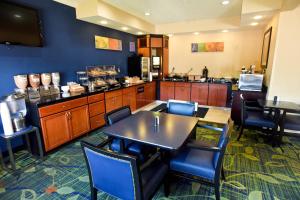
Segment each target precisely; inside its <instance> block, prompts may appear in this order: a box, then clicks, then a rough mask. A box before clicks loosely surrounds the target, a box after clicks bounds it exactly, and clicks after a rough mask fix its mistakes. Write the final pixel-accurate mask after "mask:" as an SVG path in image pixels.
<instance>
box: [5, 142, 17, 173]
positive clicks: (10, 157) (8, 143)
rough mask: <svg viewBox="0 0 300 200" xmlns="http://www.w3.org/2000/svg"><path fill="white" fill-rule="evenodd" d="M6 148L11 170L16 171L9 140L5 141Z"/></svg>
mask: <svg viewBox="0 0 300 200" xmlns="http://www.w3.org/2000/svg"><path fill="white" fill-rule="evenodd" d="M6 146H7V150H8V155H9V160H10V164H11V168H12V169H13V170H15V169H16V163H15V158H14V154H13V151H12V147H11V141H10V140H6Z"/></svg>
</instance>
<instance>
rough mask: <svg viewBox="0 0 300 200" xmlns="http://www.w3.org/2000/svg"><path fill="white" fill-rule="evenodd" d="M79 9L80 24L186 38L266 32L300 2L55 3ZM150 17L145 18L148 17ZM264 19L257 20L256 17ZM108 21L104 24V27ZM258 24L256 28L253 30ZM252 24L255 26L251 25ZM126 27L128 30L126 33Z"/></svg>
mask: <svg viewBox="0 0 300 200" xmlns="http://www.w3.org/2000/svg"><path fill="white" fill-rule="evenodd" d="M54 1H57V2H60V3H63V4H66V5H69V6H72V7H74V8H75V9H76V17H77V19H79V20H83V21H87V22H90V23H94V24H98V25H101V26H106V27H110V28H113V29H117V30H120V31H124V32H128V33H132V34H145V33H154V34H155V33H156V34H185V33H193V32H211V31H221V30H224V29H227V30H229V31H231V30H232V31H236V30H240V29H263V28H264V27H265V26H266V24H267V23H268V22H269V21H270V19H271V18H272V16H273V15H274V14H276V13H277V12H279V11H281V10H283V9H293V8H295V7H296V6H298V5H299V2H300V0H228V1H229V4H227V5H223V4H222V2H223V1H224V0H54ZM146 12H147V13H149V14H150V15H147V16H146V15H145V13H146ZM257 15H260V16H262V18H261V19H254V17H255V16H257ZM103 21H105V24H104V23H101V22H103ZM254 22H256V23H257V24H256V25H255V26H252V25H253V23H254ZM251 24H252V25H251ZM124 27H125V28H126V29H124Z"/></svg>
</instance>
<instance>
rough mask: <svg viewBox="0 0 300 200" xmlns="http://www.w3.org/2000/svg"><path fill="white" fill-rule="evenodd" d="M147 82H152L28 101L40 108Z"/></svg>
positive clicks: (61, 94)
mask: <svg viewBox="0 0 300 200" xmlns="http://www.w3.org/2000/svg"><path fill="white" fill-rule="evenodd" d="M146 83H150V82H144V83H137V84H128V85H122V86H119V87H113V88H109V89H104V90H103V89H102V90H94V91H84V92H76V93H60V94H54V95H49V96H42V97H40V98H37V99H30V100H29V101H28V103H29V104H30V105H35V106H37V107H38V108H40V107H43V106H48V105H51V104H55V103H60V102H64V101H68V100H73V99H77V98H81V97H87V96H90V95H94V94H99V93H104V92H109V91H114V90H120V89H124V88H129V87H133V86H137V85H143V84H146Z"/></svg>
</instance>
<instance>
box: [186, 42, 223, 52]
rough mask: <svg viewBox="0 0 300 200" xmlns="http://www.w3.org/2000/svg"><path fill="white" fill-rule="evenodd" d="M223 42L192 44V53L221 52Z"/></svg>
mask: <svg viewBox="0 0 300 200" xmlns="http://www.w3.org/2000/svg"><path fill="white" fill-rule="evenodd" d="M223 51H224V42H201V43H192V53H195V52H223Z"/></svg>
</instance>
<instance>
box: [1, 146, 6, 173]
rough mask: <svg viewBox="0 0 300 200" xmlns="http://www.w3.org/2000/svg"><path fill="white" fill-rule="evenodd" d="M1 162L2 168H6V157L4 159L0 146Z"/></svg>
mask: <svg viewBox="0 0 300 200" xmlns="http://www.w3.org/2000/svg"><path fill="white" fill-rule="evenodd" d="M0 162H1V167H2V169H4V168H5V164H4V159H3V155H2V149H1V148H0Z"/></svg>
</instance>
